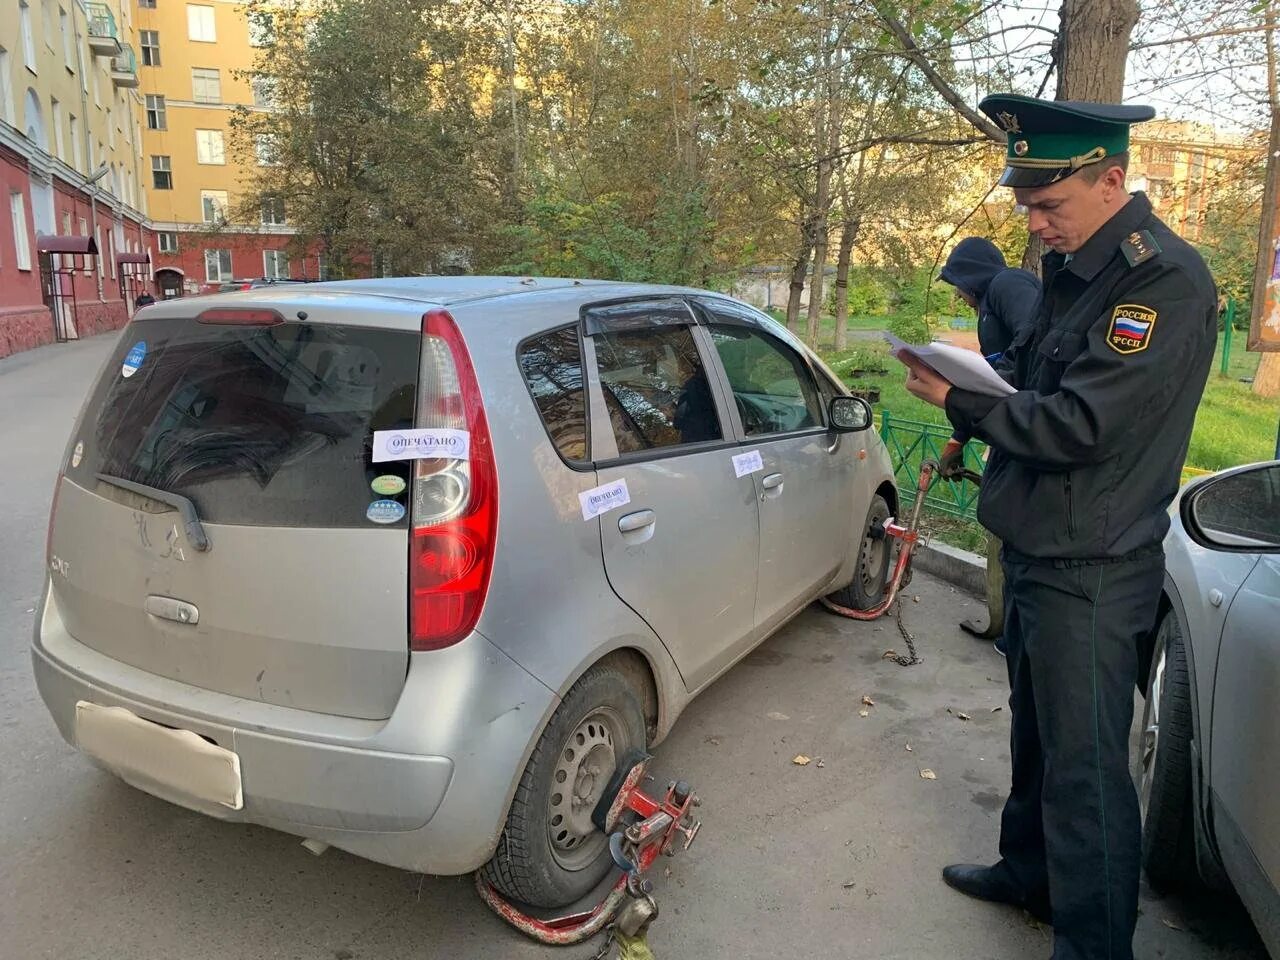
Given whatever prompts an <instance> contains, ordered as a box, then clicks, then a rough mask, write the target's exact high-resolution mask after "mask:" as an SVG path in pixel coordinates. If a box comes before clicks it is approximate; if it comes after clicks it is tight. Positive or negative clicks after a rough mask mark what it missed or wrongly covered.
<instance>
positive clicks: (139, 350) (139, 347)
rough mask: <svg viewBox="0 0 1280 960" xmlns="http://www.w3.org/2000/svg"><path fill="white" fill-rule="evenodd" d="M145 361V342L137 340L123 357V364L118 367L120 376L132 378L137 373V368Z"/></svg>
mask: <svg viewBox="0 0 1280 960" xmlns="http://www.w3.org/2000/svg"><path fill="white" fill-rule="evenodd" d="M146 359H147V341H145V340H139V341H138V342H137V343H135V344H134V345H133V346H132V347H130V348H129V352H128V353H126V354H125V355H124V363H122V364H121V365H120V376H122V377H132V376H133V375H134V374H135V373H137V372H138V368H139V367H141V366H142V361H143V360H146Z"/></svg>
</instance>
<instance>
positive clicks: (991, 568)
mask: <svg viewBox="0 0 1280 960" xmlns="http://www.w3.org/2000/svg"><path fill="white" fill-rule="evenodd" d="M939 277H940V278H941V279H942V280H944V281H945V282H947V283H949V284H951V285H952V286H953V287H955V288H956V292H957V293H958V294H960V299H962V300H963V301H964V302H965V303H967V304H968V305H969V306H970V307H972V308H973V309H974V310H976V311H977V313H978V346H979V348H980V349H981V350H982V353H983V355H984V356H986V358H987V360H989V361H990V362H991V363H996V362H997V361H998V360H999V359H1000V358H1001V357H1002V356H1003V355H1004V352H1005V351H1006V350H1008V349H1009V347H1010V346H1011V345H1012V344H1013V343H1014V341H1015V340H1017V339H1019V337H1022V338H1024V339H1025V338H1029V337H1030V336H1031V334H1032V332H1033V331H1034V329H1035V324H1036V308H1037V307H1038V306H1039V303H1040V281H1039V280H1038V279H1037V278H1036V275H1035V274H1034V273H1031V272H1029V271H1027V270H1018V269H1014V268H1012V267H1009V266H1008V265H1007V264H1005V262H1004V254H1002V253H1001V252H1000V250H999V249H998V248H997V247H996V245H995V244H994V243H992V242H991V241H990V240H987V239H986V238H984V237H965V238H964V239H963V240H961V241H960V242H959V243H957V244H956V246H955V249H954V250H952V251H951V256H949V257H947V262H946V265H945V266H943V268H942V272H941V273H940V274H939ZM967 439H968V438H967V437H965V436H963V435H962V434H961V433H959V432H957V433H955V434H953V435H952V437H951V440H949V441H948V442H947V445H946V446H945V447H944V448H943V450H942V462H941V469H942V475H943V476H944V477H952V476H955V475H956V474H957V473H958V472H959V470H960V468H961V467H963V465H964V444H965V441H966V440H967ZM999 556H1000V541H999V540H998V539H996V538H995V537H994V536H992V535H990V534H988V536H987V624H986V626H985V627H984V626H981V625H979V624H977V623H975V622H974V621H972V620H965V621H963V622H962V623H961V624H960V626H961V627H962V628H963V629H965V630H966V631H968V632H969V633H972V634H973V635H974V636H976V637H980V638H982V639H984V640H991V639H994V640H995V641H996V650H997V651H999V652H1000V653H1002V654H1003V653H1004V647H1003V646H1002V644H1001V634H1002V633H1003V628H1004V589H1003V586H1004V585H1003V577H1001V576H1000V563H999Z"/></svg>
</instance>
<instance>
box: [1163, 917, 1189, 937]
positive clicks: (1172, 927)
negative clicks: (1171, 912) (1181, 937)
mask: <svg viewBox="0 0 1280 960" xmlns="http://www.w3.org/2000/svg"><path fill="white" fill-rule="evenodd" d="M1160 922H1161V923H1163V924H1164V925H1165V926H1166V927H1168V928H1169V929H1170V930H1183V928H1182V927H1180V926H1178V925H1177V924H1176V923H1174V922H1173V921H1172V920H1165V919H1164V918H1163V917H1161V918H1160ZM1183 932H1184V933H1185V932H1186V931H1185V930H1183Z"/></svg>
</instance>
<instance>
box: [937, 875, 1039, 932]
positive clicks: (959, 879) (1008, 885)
mask: <svg viewBox="0 0 1280 960" xmlns="http://www.w3.org/2000/svg"><path fill="white" fill-rule="evenodd" d="M942 879H943V881H944V882H945V883H946V884H947V886H949V887H953V888H954V889H956V890H959V891H960V892H961V893H963V894H966V895H967V896H970V897H977V898H978V899H979V900H989V901H991V902H992V903H1007V904H1010V905H1011V906H1015V907H1021V908H1022V909H1024V910H1026V911H1027V912H1028V913H1030V914H1031V915H1032V916H1033V917H1035V918H1036V919H1037V920H1039V921H1040V922H1041V923H1052V922H1053V914H1052V913H1051V911H1050V910H1049V901H1048V898H1047V897H1044V896H1039V897H1036V896H1031V897H1029V896H1028V895H1027V894H1026V892H1025V891H1023V889H1022V888H1021V887H1020V886H1019V885H1018V884H1017V882H1016V881H1015V880H1014V879H1013V878H1012V877H1011V876H1010V875H1009V871H1008V869H1007V868H1006V867H1005V866H1004V865H1003V864H1002V863H998V864H996V865H995V866H994V867H984V866H982V865H981V864H977V863H953V864H951V866H949V867H943V868H942Z"/></svg>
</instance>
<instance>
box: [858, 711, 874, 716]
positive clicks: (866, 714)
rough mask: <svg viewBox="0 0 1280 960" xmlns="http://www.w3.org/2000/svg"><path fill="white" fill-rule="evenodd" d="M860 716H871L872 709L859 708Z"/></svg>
mask: <svg viewBox="0 0 1280 960" xmlns="http://www.w3.org/2000/svg"><path fill="white" fill-rule="evenodd" d="M858 716H860V717H869V716H871V711H870V710H859V711H858Z"/></svg>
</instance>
